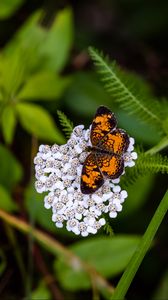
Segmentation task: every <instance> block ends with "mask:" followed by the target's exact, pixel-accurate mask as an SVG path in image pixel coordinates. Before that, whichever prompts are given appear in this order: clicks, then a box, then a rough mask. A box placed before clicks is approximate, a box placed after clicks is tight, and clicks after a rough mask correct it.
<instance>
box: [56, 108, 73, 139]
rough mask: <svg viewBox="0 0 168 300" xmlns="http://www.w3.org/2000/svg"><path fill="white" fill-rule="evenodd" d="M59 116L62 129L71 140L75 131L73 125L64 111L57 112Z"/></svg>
mask: <svg viewBox="0 0 168 300" xmlns="http://www.w3.org/2000/svg"><path fill="white" fill-rule="evenodd" d="M57 114H58V118H59V121H60V124H61V126H62V129H63V131H64V132H65V135H66V137H67V138H69V137H70V135H71V133H72V131H73V123H72V121H70V120H69V119H68V118H67V116H66V115H65V114H64V113H63V112H62V111H60V110H57Z"/></svg>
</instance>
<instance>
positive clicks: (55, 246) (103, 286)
mask: <svg viewBox="0 0 168 300" xmlns="http://www.w3.org/2000/svg"><path fill="white" fill-rule="evenodd" d="M0 219H2V220H4V221H5V222H7V223H8V224H10V225H11V226H13V227H15V228H17V229H19V230H20V231H22V232H24V233H26V234H30V232H31V234H32V236H33V238H34V239H35V240H36V241H37V242H39V244H41V245H42V246H43V247H44V248H46V249H47V250H48V251H49V252H50V253H52V254H54V255H63V256H65V257H66V259H67V262H69V264H70V265H71V266H73V265H74V264H75V265H76V264H77V265H79V266H80V267H81V269H83V270H84V271H85V272H87V273H88V274H89V276H90V278H92V280H93V278H94V281H95V285H96V287H97V289H99V290H106V291H107V292H109V293H110V294H112V293H113V291H114V288H113V286H112V285H110V284H109V283H108V282H107V281H106V279H105V278H104V277H103V276H101V275H100V274H99V273H98V272H97V271H96V270H95V269H94V268H93V267H92V266H91V265H89V264H88V263H86V262H84V261H82V260H81V259H80V258H79V257H78V256H77V255H75V254H74V253H73V252H72V251H71V250H69V249H68V248H66V247H65V246H63V245H62V244H61V243H59V242H58V241H57V240H55V239H53V238H52V237H50V236H49V235H48V234H46V233H45V232H43V231H41V230H38V229H33V228H32V227H31V225H29V224H27V223H26V222H24V221H22V220H20V219H18V218H17V217H14V216H12V215H10V214H8V213H6V212H5V211H3V210H1V209H0Z"/></svg>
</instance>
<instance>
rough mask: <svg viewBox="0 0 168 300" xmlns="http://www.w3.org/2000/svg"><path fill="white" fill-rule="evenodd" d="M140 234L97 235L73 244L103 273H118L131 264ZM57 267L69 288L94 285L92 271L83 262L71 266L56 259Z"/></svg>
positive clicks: (63, 283) (59, 276)
mask: <svg viewBox="0 0 168 300" xmlns="http://www.w3.org/2000/svg"><path fill="white" fill-rule="evenodd" d="M139 240H140V238H139V237H136V236H129V235H125V236H124V235H118V236H113V237H110V238H108V237H97V238H92V239H88V240H84V241H81V242H77V243H76V244H74V245H73V246H72V247H70V248H71V250H73V252H74V253H75V254H76V255H78V256H79V257H80V258H81V259H82V260H84V261H85V262H87V263H89V264H90V265H92V266H93V267H94V268H95V269H96V270H97V271H98V272H99V273H100V274H102V276H104V277H106V278H110V277H112V276H116V275H118V274H119V273H120V272H122V271H123V270H124V269H125V267H126V266H127V264H128V262H129V260H130V258H131V256H132V255H133V253H134V251H135V249H136V247H137V244H138V242H139ZM54 266H55V270H56V272H57V276H58V278H59V280H60V283H61V284H62V285H63V287H64V288H65V289H68V290H80V289H88V288H89V287H90V285H91V283H90V279H89V278H88V275H87V274H86V273H84V271H83V270H81V269H80V266H76V265H75V263H74V267H73V265H71V267H70V266H68V265H67V264H66V262H65V261H64V260H63V258H62V259H59V260H58V261H55V264H54Z"/></svg>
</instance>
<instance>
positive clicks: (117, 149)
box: [97, 129, 129, 155]
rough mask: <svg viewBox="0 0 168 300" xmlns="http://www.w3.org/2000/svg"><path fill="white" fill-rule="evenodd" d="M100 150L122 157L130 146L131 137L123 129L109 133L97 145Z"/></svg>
mask: <svg viewBox="0 0 168 300" xmlns="http://www.w3.org/2000/svg"><path fill="white" fill-rule="evenodd" d="M97 146H98V147H99V148H100V149H102V150H106V151H109V153H114V154H118V155H121V154H122V153H124V152H125V151H126V150H127V148H128V146H129V136H128V134H127V133H126V132H125V131H124V130H123V129H115V130H113V131H111V132H109V133H107V134H106V135H105V136H104V137H103V138H102V139H101V140H100V141H99V143H98V145H97Z"/></svg>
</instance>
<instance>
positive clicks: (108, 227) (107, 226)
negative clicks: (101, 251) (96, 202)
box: [103, 219, 114, 236]
mask: <svg viewBox="0 0 168 300" xmlns="http://www.w3.org/2000/svg"><path fill="white" fill-rule="evenodd" d="M103 230H104V231H105V233H106V234H107V235H108V236H112V235H114V232H113V228H112V227H111V225H110V223H109V221H108V220H107V219H106V224H105V225H104V226H103Z"/></svg>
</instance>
